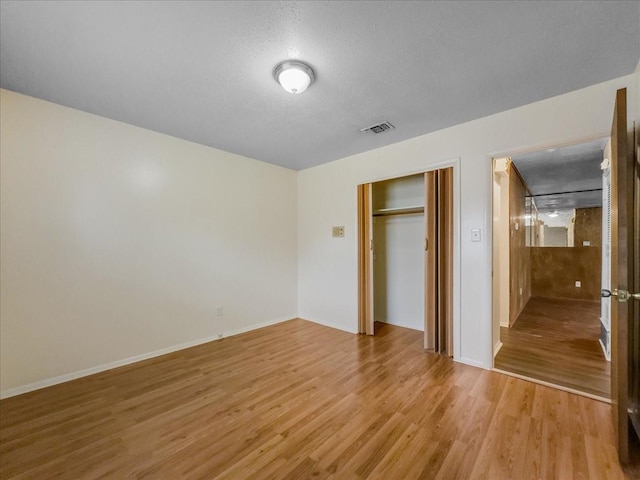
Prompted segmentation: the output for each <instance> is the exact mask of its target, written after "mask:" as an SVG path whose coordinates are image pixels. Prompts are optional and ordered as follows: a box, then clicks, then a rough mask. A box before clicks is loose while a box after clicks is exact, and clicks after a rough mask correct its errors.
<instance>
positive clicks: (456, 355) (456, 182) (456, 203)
mask: <svg viewBox="0 0 640 480" xmlns="http://www.w3.org/2000/svg"><path fill="white" fill-rule="evenodd" d="M443 168H452V169H453V192H452V199H453V268H452V273H453V301H452V305H453V312H452V313H453V359H454V360H461V358H460V352H461V335H460V329H461V328H460V322H461V315H460V308H461V302H460V300H461V299H460V278H461V275H460V272H461V270H460V243H461V242H460V232H461V230H460V218H461V215H460V209H461V205H460V199H461V186H460V157H457V158H452V159H449V160H443V161H441V162H434V163H429V164H427V165H420V166H418V167H416V168H414V169H409V170H395V171H391V170H389V171H388V172H384V173H380V174H376V175H375V176H370V177H365V178H364V179H361V180H360V181H358V182H357V183H356V184H355V190H356V191H357V190H358V187H359V185H363V184H367V183H376V182H382V181H385V180H392V179H394V178H399V177H406V176H409V175H421V174H424V173H427V172H432V171H435V170H440V169H443ZM355 221H356V225H359V212H358V209H357V208H356V220H355ZM487 238H488V235H487ZM358 248H359V242H357V245H356V256H357V258H358V259H359V258H360V254H359V251H358ZM359 285H360V283H359V282H358V292H360V286H359ZM358 305H359V306H360V305H361V302H360V300H358ZM359 308H360V307H359ZM358 318H360V313H359V312H358ZM359 326H360V321H358V327H359Z"/></svg>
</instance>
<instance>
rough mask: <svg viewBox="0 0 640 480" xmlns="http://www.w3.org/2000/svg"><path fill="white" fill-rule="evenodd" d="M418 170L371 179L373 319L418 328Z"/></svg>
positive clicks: (421, 211)
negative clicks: (388, 177)
mask: <svg viewBox="0 0 640 480" xmlns="http://www.w3.org/2000/svg"><path fill="white" fill-rule="evenodd" d="M423 178H424V176H423V175H422V174H419V175H411V176H407V177H402V178H395V179H391V180H386V181H382V182H376V183H374V184H372V188H373V191H372V201H373V298H374V302H373V304H374V307H373V311H374V319H375V321H376V322H384V323H389V324H392V325H398V326H401V327H406V328H411V329H414V330H421V331H422V330H424V301H423V299H424V231H425V226H424V225H425V223H424V199H425V196H424V180H423Z"/></svg>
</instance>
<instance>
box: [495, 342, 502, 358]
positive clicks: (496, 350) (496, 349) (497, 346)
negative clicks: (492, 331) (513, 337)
mask: <svg viewBox="0 0 640 480" xmlns="http://www.w3.org/2000/svg"><path fill="white" fill-rule="evenodd" d="M503 345H504V344H503V343H502V342H501V341H500V340H498V343H496V346H495V347H493V358H495V356H496V355H497V354H498V352H499V351H500V349H501V348H502V347H503Z"/></svg>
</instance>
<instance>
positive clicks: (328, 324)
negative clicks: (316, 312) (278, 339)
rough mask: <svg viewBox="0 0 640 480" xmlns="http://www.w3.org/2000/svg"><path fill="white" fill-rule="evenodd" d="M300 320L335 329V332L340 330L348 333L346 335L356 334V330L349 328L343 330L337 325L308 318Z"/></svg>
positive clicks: (342, 327)
mask: <svg viewBox="0 0 640 480" xmlns="http://www.w3.org/2000/svg"><path fill="white" fill-rule="evenodd" d="M298 318H300V319H301V320H306V321H307V322H312V323H317V324H318V325H323V326H325V327H329V328H335V329H336V330H342V331H343V332H348V333H358V329H357V328H356V329H351V328H345V327H344V325H340V324H338V323H333V322H324V321H322V322H321V321H320V320H311V319H310V318H305V317H298Z"/></svg>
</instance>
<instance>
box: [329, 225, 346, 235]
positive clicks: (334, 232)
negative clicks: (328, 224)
mask: <svg viewBox="0 0 640 480" xmlns="http://www.w3.org/2000/svg"><path fill="white" fill-rule="evenodd" d="M331 234H332V236H334V237H344V226H339V227H333V228H332V229H331Z"/></svg>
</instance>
